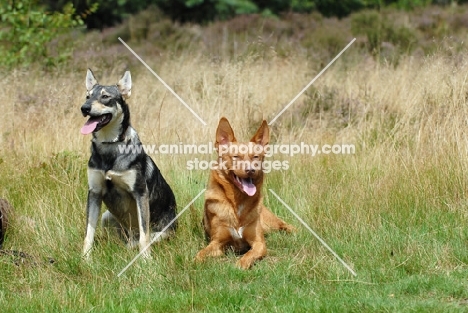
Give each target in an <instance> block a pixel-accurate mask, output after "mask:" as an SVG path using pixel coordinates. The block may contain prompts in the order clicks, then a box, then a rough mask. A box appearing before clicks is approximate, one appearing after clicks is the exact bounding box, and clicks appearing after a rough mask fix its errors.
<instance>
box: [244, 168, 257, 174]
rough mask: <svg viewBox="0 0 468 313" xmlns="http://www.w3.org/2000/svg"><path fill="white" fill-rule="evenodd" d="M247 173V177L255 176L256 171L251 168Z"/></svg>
mask: <svg viewBox="0 0 468 313" xmlns="http://www.w3.org/2000/svg"><path fill="white" fill-rule="evenodd" d="M245 173H246V174H247V175H253V174H255V170H254V169H253V168H249V169H246V170H245Z"/></svg>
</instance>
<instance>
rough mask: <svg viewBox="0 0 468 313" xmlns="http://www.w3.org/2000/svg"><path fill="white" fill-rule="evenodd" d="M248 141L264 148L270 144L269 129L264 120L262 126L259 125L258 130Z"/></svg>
mask: <svg viewBox="0 0 468 313" xmlns="http://www.w3.org/2000/svg"><path fill="white" fill-rule="evenodd" d="M250 141H251V142H254V143H256V144H257V145H262V146H266V145H267V144H268V143H269V142H270V129H269V128H268V124H267V122H266V121H265V120H263V122H262V125H260V128H259V129H258V130H257V132H256V133H255V135H254V136H253V137H252V139H250Z"/></svg>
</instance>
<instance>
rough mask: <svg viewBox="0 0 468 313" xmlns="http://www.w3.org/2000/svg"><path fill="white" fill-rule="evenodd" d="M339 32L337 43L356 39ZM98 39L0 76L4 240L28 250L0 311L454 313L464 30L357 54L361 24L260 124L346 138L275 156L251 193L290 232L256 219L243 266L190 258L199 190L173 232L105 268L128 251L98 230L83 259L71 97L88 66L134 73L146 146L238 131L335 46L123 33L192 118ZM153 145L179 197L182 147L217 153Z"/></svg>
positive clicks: (288, 133)
mask: <svg viewBox="0 0 468 313" xmlns="http://www.w3.org/2000/svg"><path fill="white" fill-rule="evenodd" d="M324 23H325V24H324V25H325V26H326V27H331V26H330V25H331V24H333V23H337V22H336V21H327V22H324ZM327 23H329V24H327ZM330 23H331V24H330ZM344 23H346V21H345V22H344ZM327 25H328V26H327ZM174 27H175V26H174ZM216 27H218V28H219V29H222V27H221V26H219V25H218V26H216V25H215V26H213V27H212V28H211V29H209V30H207V31H206V33H205V34H207V33H209V34H211V35H210V36H213V37H215V35H216V32H215V31H214V30H213V29H215V30H216V29H217V28H216ZM190 31H193V32H198V33H200V32H203V30H200V29H191V30H190ZM347 31H348V32H349V30H347ZM332 33H335V34H336V33H339V30H335V31H334V32H332ZM343 33H344V35H343V34H341V36H343V42H341V41H340V42H339V47H340V48H339V49H337V51H336V52H338V51H339V50H340V49H341V48H342V47H344V46H345V45H346V44H347V43H348V42H349V41H350V40H351V39H352V38H353V37H352V36H351V35H350V34H348V33H347V32H346V31H344V32H343ZM458 34H459V37H458V38H459V39H460V38H461V39H463V40H465V41H466V40H467V39H468V38H467V35H466V33H463V32H462V33H458ZM100 36H101V35H100V34H95V33H94V34H93V33H91V34H88V35H87V36H86V37H80V39H79V41H78V43H77V45H78V46H79V48H77V50H76V51H75V58H74V60H73V61H72V62H71V63H69V64H66V65H63V66H60V67H58V68H57V69H54V70H47V71H44V70H42V69H41V68H38V67H35V66H32V67H31V68H30V69H22V70H19V69H17V70H12V71H10V72H8V73H4V75H2V77H1V78H0V79H1V82H2V85H3V89H2V90H3V92H2V93H1V94H0V109H1V112H2V114H3V120H2V124H1V132H0V152H1V154H0V197H2V198H6V199H8V201H10V202H11V204H12V205H13V206H14V207H15V214H14V215H13V217H12V225H11V228H10V231H9V233H8V234H7V237H6V241H5V245H4V249H5V250H19V251H23V252H25V253H27V254H28V257H25V258H22V257H18V256H11V255H0V264H1V265H0V268H1V270H0V307H1V308H2V309H1V310H2V312H38V311H43V312H56V311H60V312H83V311H96V312H187V311H195V312H201V311H206V312H232V311H243V312H311V311H312V312H463V311H468V281H467V277H468V227H467V224H468V210H467V204H468V201H467V183H466V179H465V177H466V175H465V174H466V173H467V170H468V169H467V165H468V162H467V157H466V156H467V152H468V142H467V130H466V129H467V117H468V106H467V97H468V93H467V92H468V89H467V83H468V82H467V80H468V59H467V57H466V55H467V49H466V46H463V45H461V44H460V41H458V40H455V39H453V38H443V39H440V40H439V39H438V40H437V41H436V42H435V43H433V44H434V47H436V48H435V49H433V50H432V51H433V52H431V53H427V54H424V55H421V54H419V53H418V52H417V49H416V50H415V51H416V52H415V53H413V54H401V55H400V56H399V58H398V62H397V63H395V62H388V61H387V60H386V59H385V57H384V56H381V55H380V56H375V55H372V54H371V53H368V52H367V51H368V50H367V49H366V46H365V38H358V41H357V42H356V43H355V44H354V45H353V46H351V48H350V49H349V50H348V51H347V52H346V53H345V54H344V55H343V57H342V58H340V59H339V60H338V61H337V62H336V63H335V64H334V65H333V66H331V67H330V68H329V70H328V71H327V72H325V73H324V74H323V76H321V77H320V78H319V79H318V80H317V81H316V82H315V84H314V85H313V86H312V87H310V88H309V89H308V90H307V92H306V93H305V94H304V95H303V96H301V97H300V98H299V99H298V100H297V101H296V102H295V103H294V104H293V105H292V106H291V107H290V108H289V109H288V110H287V111H286V112H285V113H284V114H283V115H281V117H279V118H278V120H277V121H276V122H275V123H273V124H272V126H271V131H272V136H271V137H272V143H275V144H300V143H301V142H304V143H307V144H317V145H324V144H330V145H332V144H353V145H355V147H356V152H355V153H354V154H351V155H333V154H327V155H325V154H320V155H317V156H310V155H295V156H287V155H282V154H276V155H274V156H273V157H272V158H271V160H282V161H287V162H288V164H289V169H287V170H282V171H272V172H271V173H269V174H268V175H267V180H266V184H265V190H264V195H265V202H266V204H267V205H268V206H269V207H270V208H271V209H272V210H273V211H274V212H275V213H276V214H278V215H279V216H280V217H282V218H283V219H284V220H286V221H287V222H289V223H291V224H293V225H294V226H295V227H296V228H297V232H296V233H294V234H292V235H288V234H281V233H273V234H270V235H269V236H268V237H267V247H268V256H267V257H266V258H265V259H264V260H262V261H260V262H258V263H257V264H256V265H255V266H254V267H253V268H252V269H251V270H248V271H242V270H239V269H237V268H235V266H234V264H235V261H236V259H237V258H238V256H236V255H234V254H233V253H230V252H228V253H227V254H226V256H225V257H222V258H219V259H213V260H209V261H207V262H206V263H202V264H197V263H195V262H193V259H194V256H195V254H196V253H197V251H199V250H200V249H201V248H202V247H203V246H204V245H205V244H206V242H205V239H204V235H203V230H202V226H201V217H202V208H203V197H201V198H199V199H198V200H197V201H195V203H194V204H193V205H191V206H190V208H189V209H188V210H187V211H186V212H185V214H183V215H182V216H181V218H180V219H179V228H178V231H177V234H176V236H175V237H174V238H173V239H171V240H169V241H165V242H161V243H159V244H156V245H155V246H154V247H153V248H152V259H151V260H148V261H143V260H138V261H137V262H136V263H135V264H133V266H131V267H130V268H129V269H128V270H127V271H126V272H125V273H124V274H123V275H122V276H121V277H117V274H118V273H119V272H120V271H121V270H122V269H123V268H124V267H125V266H126V265H127V264H128V262H130V261H131V260H132V259H133V257H134V256H135V255H136V254H137V253H138V251H137V250H129V249H127V248H126V247H125V246H124V245H123V244H122V243H121V242H119V241H118V240H117V239H116V238H113V237H111V236H108V235H107V234H106V233H105V231H103V230H102V229H101V228H99V229H98V230H97V238H96V243H95V247H94V251H93V260H92V261H91V262H89V263H87V262H85V261H83V260H82V258H81V249H82V244H83V239H84V231H85V216H86V213H85V204H86V193H87V178H86V164H87V160H88V157H89V140H90V136H82V135H81V134H80V132H79V130H80V127H81V126H82V125H83V123H84V122H85V118H83V117H82V115H81V113H80V110H79V109H80V106H81V105H82V103H83V102H84V99H85V84H84V80H85V74H86V68H87V67H90V68H92V69H93V70H94V72H95V74H96V76H97V78H98V79H99V80H100V82H101V83H109V84H110V83H116V82H117V80H118V79H119V78H120V76H121V75H122V74H123V71H124V69H129V70H131V72H132V78H133V83H134V87H133V91H132V97H131V98H130V100H129V101H128V102H129V104H130V108H131V113H132V124H133V126H134V127H135V128H136V129H137V131H138V132H139V134H140V138H141V139H142V141H143V142H144V143H145V144H156V145H160V144H179V143H183V144H208V142H211V141H212V140H213V139H214V133H215V129H216V126H217V122H218V120H219V118H220V117H221V116H226V117H227V118H228V119H229V120H230V121H231V123H232V125H233V127H234V130H235V132H236V135H237V137H238V138H242V139H248V138H250V136H251V135H252V134H253V133H254V131H255V129H256V128H258V126H259V125H260V122H261V120H262V119H266V120H267V121H270V120H272V119H273V118H274V117H275V116H276V115H277V114H278V113H279V112H280V111H281V109H282V108H283V107H284V106H285V105H286V104H287V103H288V102H289V101H290V100H291V99H292V98H293V97H294V96H296V94H297V93H298V92H299V91H300V90H301V89H302V88H303V87H304V86H305V85H306V84H307V83H308V82H309V81H310V80H311V79H312V78H314V76H315V75H316V74H318V73H319V72H320V70H321V69H322V68H323V67H324V66H325V65H326V64H327V63H328V61H329V60H331V58H332V57H333V55H331V57H330V55H328V54H322V53H318V55H311V54H310V53H309V52H310V51H309V52H308V51H305V50H297V51H294V49H292V48H291V50H289V51H288V52H287V53H286V54H285V53H284V47H285V46H282V45H280V44H278V45H273V46H271V45H269V44H265V42H266V41H267V39H265V38H263V39H262V38H257V39H256V40H254V41H251V42H250V43H245V42H243V41H241V42H240V43H239V45H237V44H235V42H236V38H235V36H234V35H232V34H231V33H230V32H229V31H228V30H226V31H224V37H223V38H224V39H225V41H223V42H224V44H225V46H223V45H220V46H218V49H215V48H213V47H214V46H215V44H214V43H212V42H211V41H210V42H207V43H206V42H205V45H202V44H201V43H200V42H203V40H202V41H197V40H195V39H194V40H193V41H190V42H189V43H187V42H184V45H185V46H184V48H183V49H182V48H180V47H179V48H177V47H176V48H174V50H165V51H166V52H164V51H162V52H161V51H159V50H157V49H156V50H157V51H156V50H152V49H151V42H150V43H148V42H144V43H142V42H139V43H138V42H137V41H132V40H130V41H129V44H130V46H132V47H133V48H134V50H135V52H137V53H139V54H140V55H141V56H142V58H143V59H144V60H145V61H146V62H147V63H148V65H149V66H151V67H152V68H153V69H154V71H156V72H157V73H158V75H160V76H161V77H162V78H163V79H164V80H165V81H166V82H167V83H168V84H169V85H170V86H171V87H172V88H173V89H174V90H175V91H176V92H177V93H178V94H179V95H180V97H182V98H183V99H184V100H185V101H186V102H187V103H188V104H189V105H190V106H191V107H192V108H193V110H194V111H195V112H197V114H198V115H199V116H200V117H201V118H202V119H203V120H204V121H205V122H206V123H207V126H203V125H202V123H200V122H199V121H198V120H197V119H196V118H195V117H194V116H193V115H192V114H191V113H190V112H189V111H188V110H187V109H186V108H185V107H184V106H183V105H182V104H181V103H180V102H179V101H178V100H177V99H176V98H175V97H174V96H173V95H172V94H171V93H169V92H168V91H167V90H166V89H165V87H164V86H163V85H162V84H161V83H160V82H159V81H158V80H157V79H156V78H155V77H154V76H153V75H152V74H151V73H150V72H149V71H148V70H147V69H146V68H145V67H144V66H143V65H142V64H141V63H140V62H139V61H138V60H137V59H136V58H134V57H133V56H132V55H131V53H130V52H129V51H128V50H127V49H126V48H125V47H124V46H123V45H121V44H119V43H118V42H117V43H116V44H113V45H109V44H106V42H105V41H104V40H101V37H100ZM109 36H113V35H112V34H111V35H109ZM219 36H223V31H220V34H219ZM197 38H198V37H197ZM210 38H211V37H210ZM216 38H218V37H216ZM226 38H227V39H226ZM224 39H223V40H224ZM264 39H265V40H264ZM114 40H115V41H116V38H114ZM237 40H239V38H237ZM282 40H285V39H282ZM285 42H286V41H285ZM327 42H328V41H327ZM292 44H293V43H291V45H292ZM242 45H245V47H244V46H242ZM233 47H237V48H236V49H237V50H236V49H234V50H232V49H233ZM279 50H281V51H283V52H281V51H279ZM167 51H172V52H167ZM216 51H217V54H215V53H214V52H216ZM323 51H325V50H323ZM330 54H331V53H330ZM318 60H321V61H320V62H319V61H318ZM152 157H153V159H154V160H155V162H156V164H157V165H158V167H159V168H160V169H161V171H162V173H163V175H164V176H165V177H166V179H167V180H168V182H169V184H170V185H171V186H172V188H173V190H174V192H175V195H176V199H177V203H178V211H179V212H180V211H181V210H182V209H183V208H184V207H185V206H186V205H187V204H188V203H189V202H190V201H191V200H192V199H193V198H194V197H195V196H196V195H197V194H198V193H199V192H200V191H201V190H202V189H203V188H205V185H206V182H207V179H208V174H209V173H208V171H203V170H192V171H190V170H187V161H190V160H193V159H195V158H198V159H199V160H211V159H214V158H215V156H214V155H206V154H200V155H196V154H195V155H194V154H192V155H182V154H172V155H171V154H153V155H152ZM268 189H272V190H274V192H275V193H277V194H278V195H279V196H280V197H281V198H282V199H283V200H284V201H285V202H286V203H287V204H288V205H289V206H290V207H291V208H292V209H293V210H294V211H295V212H296V213H297V214H298V215H299V216H301V217H302V218H303V219H304V220H305V221H306V222H307V223H308V225H310V227H311V228H312V229H313V230H314V231H315V232H317V233H318V234H319V235H320V236H321V237H322V238H323V239H324V240H325V241H326V242H327V243H328V244H329V245H330V246H331V248H332V249H333V250H334V251H336V252H337V253H338V255H340V256H341V257H342V258H343V259H344V261H345V262H346V263H347V264H349V265H350V266H351V267H352V268H353V269H354V271H355V272H356V273H357V276H356V277H354V276H353V275H351V274H350V272H349V271H348V270H346V269H345V268H344V267H343V266H342V265H341V264H340V263H339V262H338V261H337V260H336V259H335V258H334V257H333V256H332V255H331V254H330V252H329V251H328V250H326V249H325V248H324V247H323V246H322V245H321V244H320V243H319V242H318V241H317V240H316V239H315V238H314V237H313V236H312V234H311V233H309V232H308V231H307V230H306V229H305V228H304V227H303V226H302V225H301V224H300V223H299V222H298V221H297V220H296V219H295V217H294V216H293V215H291V213H290V212H289V211H288V210H287V209H286V208H285V207H284V206H283V205H282V204H281V203H280V202H279V201H278V200H277V199H276V198H275V197H274V196H273V195H272V194H271V193H269V192H268V191H267V190H268ZM50 259H53V260H54V262H53V263H51V262H50Z"/></svg>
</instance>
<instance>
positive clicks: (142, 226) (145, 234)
mask: <svg viewBox="0 0 468 313" xmlns="http://www.w3.org/2000/svg"><path fill="white" fill-rule="evenodd" d="M136 203H137V210H138V226H139V230H140V252H141V251H143V249H145V248H146V247H147V246H148V245H149V244H150V227H149V226H150V223H149V220H150V210H149V198H148V190H146V191H145V192H144V194H143V195H142V196H140V197H136ZM143 257H145V258H148V257H150V252H149V251H148V250H145V252H143Z"/></svg>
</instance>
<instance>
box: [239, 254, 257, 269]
mask: <svg viewBox="0 0 468 313" xmlns="http://www.w3.org/2000/svg"><path fill="white" fill-rule="evenodd" d="M254 263H255V262H254V261H253V260H250V259H248V258H245V257H242V258H240V259H239V260H238V261H237V262H236V266H237V267H238V268H240V269H243V270H248V269H249V268H251V267H252V265H253V264H254Z"/></svg>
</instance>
